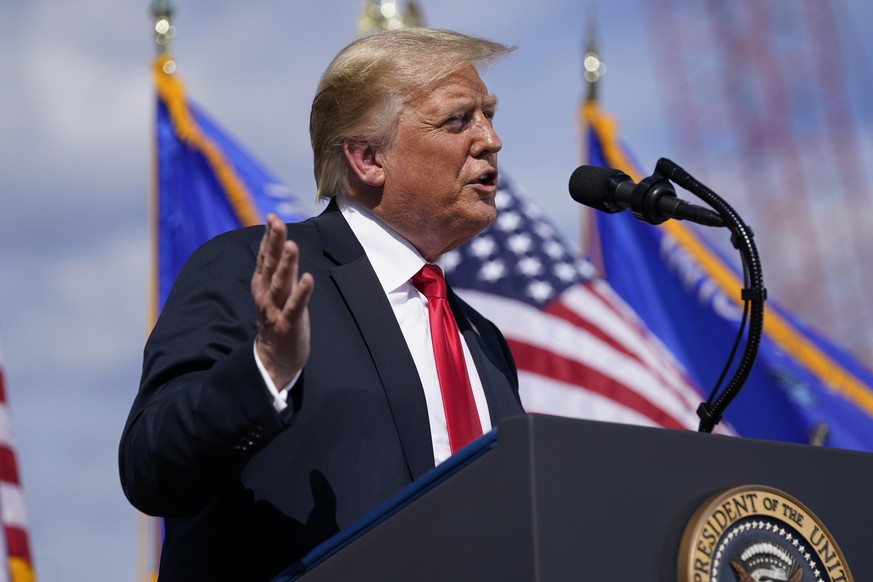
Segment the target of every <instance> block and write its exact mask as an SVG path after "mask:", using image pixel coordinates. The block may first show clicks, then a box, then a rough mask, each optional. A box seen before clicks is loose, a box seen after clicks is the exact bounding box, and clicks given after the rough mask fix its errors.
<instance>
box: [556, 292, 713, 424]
mask: <svg viewBox="0 0 873 582" xmlns="http://www.w3.org/2000/svg"><path fill="white" fill-rule="evenodd" d="M608 291H609V289H608V287H607V286H606V285H603V284H602V282H601V281H593V282H592V283H591V284H590V285H584V286H576V287H573V288H571V289H569V290H568V291H567V292H566V293H564V295H563V296H562V297H561V304H562V305H564V306H565V307H568V308H570V309H571V310H572V312H573V313H575V314H576V317H577V318H578V319H579V320H580V321H582V320H589V321H592V322H596V324H597V325H598V326H599V329H601V330H603V333H604V334H609V335H611V336H612V337H613V338H614V339H613V341H614V342H615V343H618V344H620V345H623V346H624V348H623V351H625V352H627V353H629V354H633V357H634V358H635V359H636V360H637V361H639V362H640V364H641V365H645V366H646V367H647V368H648V370H650V371H651V372H652V374H654V375H655V376H656V377H657V378H658V379H659V381H660V382H661V384H662V385H663V386H664V388H665V389H667V390H669V391H670V392H672V393H673V394H674V395H675V396H676V397H678V398H680V399H682V400H684V401H685V402H686V404H687V405H688V407H689V408H694V407H695V406H696V405H697V403H698V402H699V400H700V395H699V393H698V392H697V390H696V389H694V388H693V387H692V385H691V382H690V381H689V380H688V378H687V376H686V375H685V374H684V372H683V371H682V370H681V368H680V364H679V363H678V362H676V360H675V359H674V358H673V357H672V356H671V355H670V354H669V352H668V351H667V350H666V348H664V347H663V346H662V345H661V344H660V342H658V341H657V339H656V338H654V336H652V334H651V333H649V331H648V329H646V328H645V327H643V326H641V325H640V323H639V320H638V319H636V317H634V316H633V315H632V312H631V311H630V308H628V307H627V306H626V305H625V304H624V302H623V301H621V299H620V298H619V297H618V296H616V295H615V294H614V293H608ZM619 306H620V307H619ZM550 310H551V308H549V311H550Z"/></svg>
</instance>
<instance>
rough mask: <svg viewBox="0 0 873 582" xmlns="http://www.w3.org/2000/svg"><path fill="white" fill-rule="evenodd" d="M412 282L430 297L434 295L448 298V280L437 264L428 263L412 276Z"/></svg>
mask: <svg viewBox="0 0 873 582" xmlns="http://www.w3.org/2000/svg"><path fill="white" fill-rule="evenodd" d="M412 284H413V285H415V288H416V289H418V290H419V291H421V292H422V293H424V296H425V297H427V298H428V299H430V298H432V297H439V298H442V299H445V298H446V280H445V279H444V278H443V273H442V271H440V268H439V267H437V266H436V265H431V264H430V263H428V264H426V265H425V266H423V267H422V268H421V270H420V271H419V272H418V273H416V274H415V275H413V276H412Z"/></svg>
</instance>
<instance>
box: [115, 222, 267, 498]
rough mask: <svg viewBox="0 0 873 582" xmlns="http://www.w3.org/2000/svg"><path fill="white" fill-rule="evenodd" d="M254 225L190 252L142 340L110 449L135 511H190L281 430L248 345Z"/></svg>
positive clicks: (251, 320) (257, 231)
mask: <svg viewBox="0 0 873 582" xmlns="http://www.w3.org/2000/svg"><path fill="white" fill-rule="evenodd" d="M260 232H262V230H261V229H258V228H253V229H245V230H243V231H238V232H235V233H230V234H228V235H223V236H221V237H218V238H217V239H214V240H213V241H211V242H210V243H207V244H206V245H204V246H203V247H201V248H200V249H199V250H198V251H197V252H195V253H194V254H193V255H192V257H191V258H190V259H189V261H188V262H187V263H186V265H185V267H184V268H183V270H182V272H181V273H180V275H179V278H178V280H177V282H176V284H175V285H174V287H173V290H172V292H171V293H170V296H169V298H168V300H167V303H166V306H165V307H164V310H163V312H162V313H161V316H160V318H159V319H158V321H157V324H156V325H155V328H154V330H153V331H152V333H151V335H150V337H149V340H148V342H147V344H146V348H145V354H144V364H143V374H142V380H141V383H140V390H139V393H138V395H137V398H136V400H135V402H134V405H133V407H132V409H131V413H130V416H129V418H128V420H127V424H126V426H125V429H124V432H123V435H122V441H121V447H120V452H119V466H120V471H121V481H122V486H123V488H124V491H125V494H126V495H127V496H128V498H129V499H130V501H131V502H132V503H133V504H134V505H135V506H136V507H137V508H139V509H140V510H141V511H143V512H145V513H149V514H155V515H178V514H185V513H192V512H195V511H197V510H198V509H200V508H201V507H203V506H204V505H205V504H207V503H208V502H209V501H210V500H211V499H212V498H213V497H214V495H215V494H216V492H217V491H218V490H219V489H220V488H221V487H222V485H223V484H224V483H226V482H228V481H231V480H234V479H236V478H238V476H239V473H240V471H241V470H242V468H243V466H244V464H245V461H246V460H247V459H248V457H250V456H251V455H252V454H253V453H254V452H255V450H257V448H258V446H259V444H260V443H262V442H264V441H266V440H268V439H269V438H270V437H271V436H272V435H273V434H275V433H276V432H278V431H279V430H280V429H281V428H282V421H281V418H280V416H279V414H278V413H277V412H276V411H275V409H274V407H273V405H272V402H271V399H270V396H269V392H268V390H267V388H266V386H265V385H264V381H263V378H262V376H261V374H260V372H259V370H258V368H257V365H256V363H255V360H254V353H253V342H254V337H255V333H256V324H255V322H256V313H255V307H254V302H253V300H252V299H251V291H250V282H251V274H252V272H253V270H254V265H255V259H256V252H257V250H256V249H257V246H256V244H257V240H258V237H259V235H260Z"/></svg>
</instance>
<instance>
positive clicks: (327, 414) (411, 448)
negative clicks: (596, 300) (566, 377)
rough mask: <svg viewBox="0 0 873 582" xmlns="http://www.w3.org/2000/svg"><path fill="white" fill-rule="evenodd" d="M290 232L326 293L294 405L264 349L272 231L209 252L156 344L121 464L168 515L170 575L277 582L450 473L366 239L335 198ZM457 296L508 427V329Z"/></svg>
mask: <svg viewBox="0 0 873 582" xmlns="http://www.w3.org/2000/svg"><path fill="white" fill-rule="evenodd" d="M288 228H289V238H290V239H293V240H294V241H295V242H296V243H297V244H298V246H299V247H300V250H301V258H300V262H301V267H300V269H301V272H309V273H312V275H313V276H314V278H315V289H314V293H313V295H312V298H311V301H310V305H309V310H310V320H311V328H312V335H311V346H312V349H311V355H310V358H309V360H308V362H307V363H306V366H305V368H304V370H303V373H302V376H301V377H300V379H299V380H298V381H297V383H296V384H295V385H294V387H293V389H292V391H291V393H290V395H289V407H288V408H287V409H286V410H285V411H283V412H281V413H277V412H276V411H275V409H274V408H273V405H272V400H271V398H270V397H269V395H268V394H269V393H268V391H267V388H266V386H265V385H264V382H263V379H262V377H261V375H260V372H259V371H258V369H257V366H256V364H255V360H254V355H253V349H254V348H253V342H254V337H255V333H256V327H255V326H256V323H255V322H256V313H255V306H254V302H253V301H252V298H251V291H250V281H251V276H252V273H253V271H254V265H255V260H256V256H257V252H258V246H259V243H260V238H261V236H262V234H263V227H252V228H246V229H241V230H238V231H234V232H231V233H228V234H225V235H221V236H219V237H217V238H215V239H213V240H212V241H210V242H209V243H207V244H206V245H204V246H203V247H201V248H200V249H199V250H198V251H197V252H195V253H194V255H192V257H191V258H190V259H189V261H188V263H187V264H186V265H185V267H184V269H183V270H182V273H181V274H180V275H179V278H178V280H177V282H176V284H175V285H174V287H173V290H172V292H171V293H170V296H169V298H168V300H167V303H166V305H165V307H164V309H163V311H162V313H161V315H160V317H159V319H158V321H157V324H156V326H155V328H154V330H153V331H152V333H151V335H150V337H149V340H148V342H147V344H146V348H145V354H144V365H143V375H142V381H141V384H140V389H139V393H138V395H137V397H136V400H135V401H134V404H133V407H132V410H131V413H130V416H129V418H128V421H127V424H126V426H125V429H124V433H123V436H122V441H121V446H120V453H119V455H120V456H119V458H120V471H121V480H122V485H123V488H124V491H125V494H126V495H127V497H128V499H130V501H131V502H132V503H133V504H134V505H135V506H136V507H137V508H139V509H140V510H141V511H143V512H144V513H147V514H150V515H160V516H164V517H165V518H166V519H165V528H166V529H165V537H164V547H163V553H162V558H161V568H160V580H161V582H173V581H175V580H185V581H191V580H212V581H216V580H246V581H254V580H269V579H271V578H272V577H273V576H274V575H275V574H277V573H278V572H279V571H280V570H281V569H283V568H284V567H285V566H287V565H288V564H290V563H291V562H293V561H294V560H296V559H298V558H300V557H301V556H302V555H304V554H305V553H306V552H307V551H309V550H310V549H311V548H313V547H314V546H315V545H317V544H318V543H320V542H322V541H323V540H325V539H326V538H327V537H329V536H330V535H332V534H334V533H336V532H337V531H338V530H339V529H340V528H342V527H344V526H346V525H348V524H350V523H351V522H353V521H354V520H356V519H358V518H359V517H361V516H362V515H363V514H365V513H366V512H367V511H369V510H371V509H372V508H374V507H375V506H376V505H378V504H379V503H380V502H382V501H384V500H385V499H387V498H388V497H390V496H391V495H392V494H394V493H396V492H397V491H398V490H399V489H401V488H402V487H404V486H405V485H407V484H409V483H410V482H411V481H412V480H413V479H416V478H417V477H419V476H421V475H422V474H423V473H425V472H426V471H428V470H429V469H431V468H432V467H433V466H434V459H433V448H432V444H431V436H430V427H429V424H428V416H427V408H426V405H425V400H424V394H423V391H422V387H421V383H420V380H419V376H418V373H417V371H416V368H415V365H414V363H413V360H412V356H411V355H410V353H409V350H408V348H407V346H406V343H405V341H404V338H403V335H402V333H401V331H400V327H399V326H398V324H397V321H396V319H395V317H394V316H393V313H392V311H391V307H390V305H389V303H388V299H387V298H386V296H385V293H384V291H383V290H382V288H381V286H380V284H379V281H378V279H377V278H376V274H375V272H374V271H373V269H372V267H371V265H370V263H369V261H368V260H367V257H366V255H365V253H364V250H363V248H362V247H361V245H360V243H358V241H357V239H356V238H355V236H354V234H353V233H352V231H351V229H350V228H349V226H348V224H347V223H346V222H345V219H344V218H343V217H342V215H341V213H340V212H339V210H338V209H337V207H336V204H334V203H331V204H330V205H329V206H328V208H327V209H326V210H325V211H324V212H323V213H322V214H321V215H320V216H318V217H315V218H312V219H309V220H307V221H305V222H302V223H299V224H290V225H288ZM450 295H451V297H450V301H451V304H452V308H453V311H454V313H455V318H456V319H457V320H458V326H459V329H460V330H461V332H462V334H463V336H464V338H465V339H466V341H467V344H468V346H469V347H470V351H471V354H472V356H473V358H474V360H475V363H476V367H477V369H478V371H479V374H480V376H481V379H482V385H483V387H484V390H485V395H486V398H487V401H488V406H489V410H490V413H491V420H492V423H493V424H495V425H496V424H497V423H498V422H499V421H500V420H501V419H504V418H506V417H509V416H513V415H517V414H521V413H522V412H523V411H522V408H521V405H520V403H519V399H518V380H517V375H516V371H515V366H514V363H513V361H512V357H511V355H510V353H509V348H508V346H507V345H506V342H505V341H504V339H503V337H502V335H501V334H500V332H499V331H498V330H497V328H496V327H494V325H493V324H491V323H490V322H489V321H488V320H486V319H484V318H483V317H482V316H481V315H479V314H478V313H477V312H476V311H475V310H473V309H472V308H471V307H470V306H469V305H467V304H465V303H464V302H463V301H461V300H460V299H459V298H458V297H457V296H455V295H454V293H451V292H450Z"/></svg>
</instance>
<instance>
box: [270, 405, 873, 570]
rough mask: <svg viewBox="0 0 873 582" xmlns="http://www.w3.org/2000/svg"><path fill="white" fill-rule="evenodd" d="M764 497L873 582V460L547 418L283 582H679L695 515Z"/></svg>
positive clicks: (486, 442) (358, 529)
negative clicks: (757, 493)
mask: <svg viewBox="0 0 873 582" xmlns="http://www.w3.org/2000/svg"><path fill="white" fill-rule="evenodd" d="M456 457H457V458H456ZM750 484H751V485H759V486H766V487H772V488H775V489H777V490H779V491H781V492H784V493H786V494H788V495H790V496H791V497H793V498H795V499H797V500H799V501H800V502H801V503H802V504H803V505H805V507H807V508H808V509H809V510H810V511H811V512H812V513H814V516H815V517H817V518H818V519H819V520H820V521H821V522H822V523H823V524H825V525H826V526H827V530H828V531H829V533H830V536H831V538H832V539H833V540H835V541H836V543H837V544H838V545H839V549H840V550H841V551H842V556H843V557H844V558H845V563H846V565H847V566H848V568H849V569H851V574H852V576H853V577H854V579H855V580H859V581H860V580H873V552H871V551H870V541H871V539H873V531H871V528H873V494H871V485H873V455H871V454H867V453H859V452H853V451H843V450H834V449H823V448H817V447H811V446H803V445H793V444H784V443H775V442H768V441H759V440H752V439H744V438H738V437H725V436H718V435H711V434H700V433H694V432H682V431H672V430H664V429H653V428H642V427H634V426H626V425H617V424H609V423H603V422H591V421H579V420H570V419H564V418H557V417H548V416H538V415H527V416H522V417H517V418H513V419H511V420H508V421H506V422H504V423H502V424H501V425H500V426H499V427H498V429H497V430H496V431H494V432H493V433H491V434H489V435H486V436H485V437H483V438H482V439H480V440H479V441H477V442H476V443H473V444H471V445H470V447H468V448H466V449H464V450H463V451H461V452H460V453H459V454H458V455H456V456H455V457H453V458H452V459H450V460H449V461H447V462H446V463H444V464H443V465H440V467H437V468H436V469H435V470H434V471H433V472H432V473H429V474H428V475H426V476H424V477H423V478H422V479H420V480H418V481H416V482H415V483H413V484H412V485H411V486H410V487H409V488H408V490H404V491H402V492H401V493H400V494H398V495H397V496H395V497H394V498H392V499H391V500H388V501H387V502H386V503H385V504H383V505H382V506H380V507H379V508H378V509H377V510H376V511H374V512H373V513H371V514H370V515H368V516H366V517H365V518H364V519H362V520H361V521H360V522H358V523H356V524H355V525H354V526H352V527H351V528H349V529H348V530H347V531H344V532H340V534H338V535H337V536H336V537H335V538H332V539H330V540H328V541H327V542H325V543H324V544H322V546H319V547H318V548H316V549H315V550H314V551H313V553H312V554H310V555H309V556H307V558H305V559H304V561H303V562H300V563H298V564H296V565H294V566H292V567H291V568H290V569H289V570H288V571H286V572H285V573H284V574H283V575H282V576H280V577H279V578H277V579H276V580H277V581H282V582H287V581H291V580H300V581H301V582H319V581H335V580H379V581H411V580H415V581H422V582H429V581H447V580H452V581H483V580H501V581H504V580H520V581H538V582H545V581H565V580H621V581H624V580H640V581H661V580H663V581H674V580H677V569H678V567H679V566H678V562H679V555H680V543H681V541H682V538H683V532H684V531H685V529H686V527H687V525H688V524H689V521H690V520H691V519H692V516H693V515H694V514H695V511H696V510H698V508H699V507H700V506H701V505H702V504H704V503H705V502H706V500H707V499H708V498H711V497H712V496H713V495H714V494H717V493H718V492H720V491H723V490H726V489H730V488H733V487H738V486H742V485H750ZM826 549H827V548H826ZM704 579H708V578H704ZM719 579H724V580H734V579H735V578H734V576H733V574H732V573H730V574H729V576H725V577H720V578H719ZM835 579H836V578H835Z"/></svg>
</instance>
